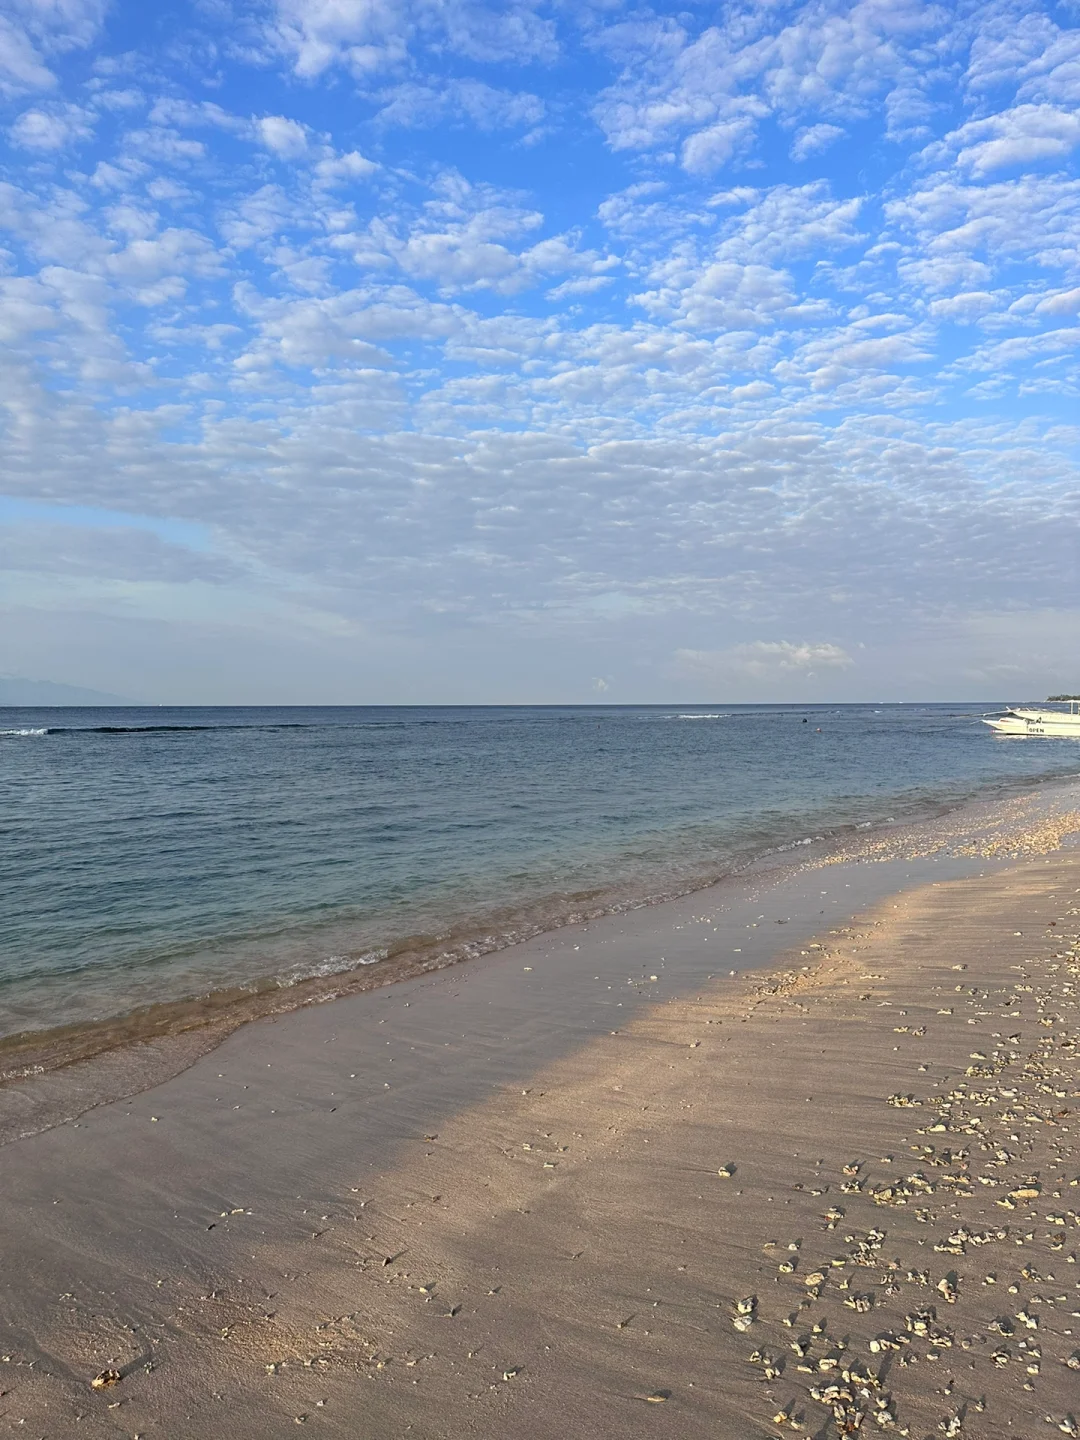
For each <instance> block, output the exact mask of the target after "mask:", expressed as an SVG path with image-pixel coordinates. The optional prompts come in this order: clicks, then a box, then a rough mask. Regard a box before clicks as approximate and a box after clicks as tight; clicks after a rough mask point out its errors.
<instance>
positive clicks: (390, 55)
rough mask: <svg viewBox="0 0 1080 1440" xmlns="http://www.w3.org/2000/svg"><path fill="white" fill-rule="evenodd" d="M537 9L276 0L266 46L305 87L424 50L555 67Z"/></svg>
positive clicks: (509, 3)
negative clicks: (333, 73)
mask: <svg viewBox="0 0 1080 1440" xmlns="http://www.w3.org/2000/svg"><path fill="white" fill-rule="evenodd" d="M537 8H538V6H537V5H534V4H530V3H528V0H505V3H502V4H483V3H480V0H474V3H468V0H451V3H447V4H444V5H429V4H425V3H423V0H276V3H275V6H274V12H275V18H274V21H273V23H272V25H271V27H270V30H269V32H268V36H267V39H268V41H269V42H270V43H271V44H272V45H273V46H274V47H276V48H277V49H279V50H280V51H282V52H283V53H284V54H286V55H287V56H288V57H289V59H290V62H291V64H292V66H293V69H294V70H295V72H296V74H297V75H299V76H301V77H302V78H304V79H313V78H315V77H317V76H319V75H321V74H323V73H324V71H326V70H328V69H329V68H330V67H331V66H335V65H343V66H345V67H346V68H347V69H349V70H351V71H352V72H353V74H354V75H356V76H357V77H358V78H360V79H366V78H368V77H370V76H373V75H375V74H378V73H379V72H381V71H385V70H387V69H391V68H393V67H395V66H399V65H402V64H403V63H404V62H405V60H406V59H407V57H408V55H409V53H410V50H411V49H419V50H422V49H424V47H425V46H427V45H430V46H433V47H444V48H446V49H449V50H450V51H451V52H452V53H453V54H456V55H460V56H464V57H467V58H469V59H472V60H478V61H481V62H484V63H496V64H498V63H505V62H516V63H521V62H528V61H534V60H544V61H550V60H553V59H554V58H555V57H556V55H557V54H558V43H557V40H556V38H555V27H554V25H553V23H552V22H551V21H550V20H544V19H541V18H540V16H539V15H537V13H536V11H537Z"/></svg>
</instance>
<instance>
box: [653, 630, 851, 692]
mask: <svg viewBox="0 0 1080 1440" xmlns="http://www.w3.org/2000/svg"><path fill="white" fill-rule="evenodd" d="M854 664H855V661H854V660H853V658H852V657H851V656H850V655H849V654H848V652H847V651H846V650H844V649H843V648H842V647H841V646H839V645H833V644H830V643H828V642H820V641H819V642H818V643H816V644H810V643H808V642H806V641H803V642H802V643H798V644H796V643H793V642H792V641H790V640H755V641H753V642H751V643H749V644H743V645H732V646H730V647H729V648H728V649H726V650H685V649H682V650H676V652H675V656H674V663H673V665H672V673H673V674H674V676H675V677H676V678H677V679H680V680H690V681H694V682H695V683H698V684H704V685H718V684H719V685H722V684H725V683H732V682H736V683H737V682H740V681H747V680H751V681H764V682H766V683H776V682H783V681H787V680H790V679H792V678H795V677H798V678H802V679H812V678H814V677H815V676H816V675H818V674H819V672H821V671H836V670H848V669H850V668H851V667H852V666H853V665H854Z"/></svg>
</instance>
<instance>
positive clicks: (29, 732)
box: [0, 726, 49, 735]
mask: <svg viewBox="0 0 1080 1440" xmlns="http://www.w3.org/2000/svg"><path fill="white" fill-rule="evenodd" d="M48 733H49V732H48V730H47V729H46V728H45V727H44V726H42V727H41V729H39V730H31V729H27V730H0V735H47V734H48Z"/></svg>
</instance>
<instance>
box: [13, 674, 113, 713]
mask: <svg viewBox="0 0 1080 1440" xmlns="http://www.w3.org/2000/svg"><path fill="white" fill-rule="evenodd" d="M133 704H135V701H133V700H129V699H127V697H126V696H124V695H111V694H109V692H108V691H107V690H89V689H87V688H86V687H85V686H82V685H62V684H60V683H59V682H58V681H56V680H27V679H25V678H24V677H23V676H20V675H0V705H19V706H23V705H29V706H38V705H40V706H45V707H49V706H52V705H133Z"/></svg>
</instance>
